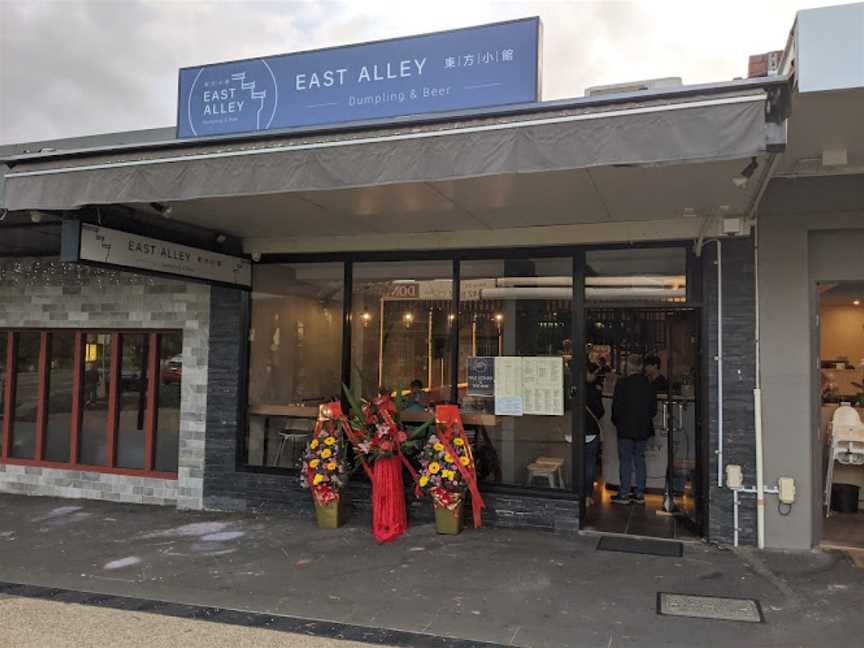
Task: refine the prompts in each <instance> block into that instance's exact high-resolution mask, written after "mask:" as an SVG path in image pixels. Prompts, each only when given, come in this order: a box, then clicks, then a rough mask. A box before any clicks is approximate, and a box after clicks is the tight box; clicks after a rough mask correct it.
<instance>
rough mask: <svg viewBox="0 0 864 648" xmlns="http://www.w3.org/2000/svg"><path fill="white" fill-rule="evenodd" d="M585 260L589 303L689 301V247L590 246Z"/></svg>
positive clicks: (586, 289)
mask: <svg viewBox="0 0 864 648" xmlns="http://www.w3.org/2000/svg"><path fill="white" fill-rule="evenodd" d="M585 264H586V269H585V300H586V302H588V303H589V304H596V305H600V304H645V303H658V302H660V303H665V304H670V303H680V302H684V301H686V297H687V276H686V272H687V269H686V268H687V251H686V249H685V248H683V247H675V248H644V249H620V250H591V251H589V252H588V253H587V254H586V256H585ZM570 285H572V283H571V284H570Z"/></svg>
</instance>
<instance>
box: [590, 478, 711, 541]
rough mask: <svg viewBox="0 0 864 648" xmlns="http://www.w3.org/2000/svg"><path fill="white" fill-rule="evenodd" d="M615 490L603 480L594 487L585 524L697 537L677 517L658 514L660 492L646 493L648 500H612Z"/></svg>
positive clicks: (602, 528) (638, 532)
mask: <svg viewBox="0 0 864 648" xmlns="http://www.w3.org/2000/svg"><path fill="white" fill-rule="evenodd" d="M613 495H614V492H611V491H607V490H606V488H605V487H604V485H603V483H602V482H600V483H598V485H597V486H596V488H595V489H594V505H593V506H590V507H589V508H588V510H587V511H586V512H585V528H586V529H590V530H593V531H603V532H604V533H623V534H628V535H639V536H648V537H651V538H668V539H675V540H697V539H698V538H699V536H697V535H696V534H695V533H693V531H692V530H691V529H690V528H689V527H688V526H687V525H686V524H684V523H683V521H681V520H678V519H676V518H675V517H671V516H666V515H657V511H659V510H660V509H661V507H662V505H663V497H662V496H661V495H647V496H646V497H645V504H644V505H643V504H630V505H624V504H613V503H612V496H613Z"/></svg>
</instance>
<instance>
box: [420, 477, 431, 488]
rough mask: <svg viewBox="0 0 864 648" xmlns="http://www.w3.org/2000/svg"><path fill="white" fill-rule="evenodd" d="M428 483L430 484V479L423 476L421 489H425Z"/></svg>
mask: <svg viewBox="0 0 864 648" xmlns="http://www.w3.org/2000/svg"><path fill="white" fill-rule="evenodd" d="M428 483H429V477H427V476H426V475H423V476H422V477H421V478H420V487H421V488H423V487H424V486H426V484H428Z"/></svg>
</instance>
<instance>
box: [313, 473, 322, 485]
mask: <svg viewBox="0 0 864 648" xmlns="http://www.w3.org/2000/svg"><path fill="white" fill-rule="evenodd" d="M322 481H324V475H321V474H318V475H315V478H314V479H313V480H312V484H313V485H315V486H317V485H318V484H320V483H321V482H322Z"/></svg>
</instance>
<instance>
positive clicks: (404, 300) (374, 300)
mask: <svg viewBox="0 0 864 648" xmlns="http://www.w3.org/2000/svg"><path fill="white" fill-rule="evenodd" d="M452 268H453V264H452V262H450V261H420V262H409V263H357V264H355V265H354V286H353V294H352V308H353V312H352V317H351V322H352V327H351V358H352V364H353V366H352V378H351V387H352V390H353V391H354V393H355V394H356V395H358V396H362V397H364V398H371V397H372V396H374V395H375V394H376V393H377V392H378V390H379V389H385V390H387V391H393V390H396V389H399V390H402V391H403V392H406V391H407V390H408V389H409V387H410V385H411V383H412V382H414V381H419V382H420V383H422V385H423V387H422V389H423V394H424V401H425V403H424V404H432V403H440V402H447V401H448V400H449V399H450V355H449V337H450V330H451V326H452V324H453V318H452V317H451V313H450V308H451V301H452V298H453V297H452V295H453V281H452Z"/></svg>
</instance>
